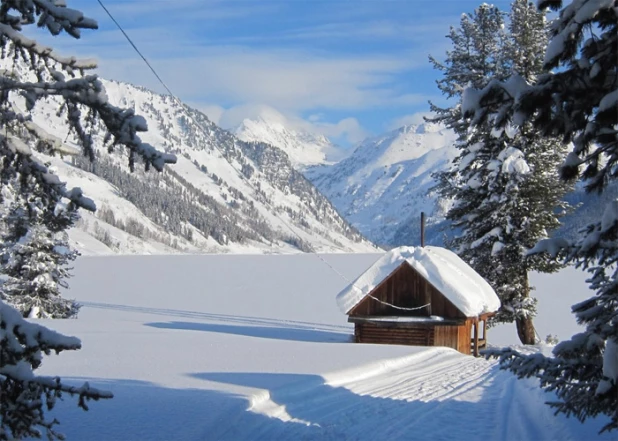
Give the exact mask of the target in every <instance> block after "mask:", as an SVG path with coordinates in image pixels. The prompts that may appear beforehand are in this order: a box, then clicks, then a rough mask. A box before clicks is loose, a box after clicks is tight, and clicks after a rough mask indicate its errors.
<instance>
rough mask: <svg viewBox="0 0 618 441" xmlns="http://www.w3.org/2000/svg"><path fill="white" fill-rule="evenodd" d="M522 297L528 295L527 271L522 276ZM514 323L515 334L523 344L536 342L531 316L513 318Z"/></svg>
mask: <svg viewBox="0 0 618 441" xmlns="http://www.w3.org/2000/svg"><path fill="white" fill-rule="evenodd" d="M522 297H524V298H528V297H530V284H529V282H528V271H526V273H525V274H524V276H523V292H522ZM515 325H516V326H517V336H518V337H519V340H520V341H521V342H522V343H523V344H525V345H533V344H535V343H536V332H535V330H534V324H533V323H532V317H517V318H516V319H515Z"/></svg>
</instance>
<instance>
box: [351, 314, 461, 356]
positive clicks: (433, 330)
mask: <svg viewBox="0 0 618 441" xmlns="http://www.w3.org/2000/svg"><path fill="white" fill-rule="evenodd" d="M471 327H472V322H471V321H466V323H465V324H462V325H426V324H419V325H418V326H410V325H407V326H405V327H403V326H381V325H379V324H373V323H355V324H354V337H355V341H356V342H357V343H379V344H391V345H410V346H445V347H447V348H453V349H455V350H457V351H459V352H461V353H463V354H471V341H470V338H471Z"/></svg>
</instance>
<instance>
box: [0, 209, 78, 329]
mask: <svg viewBox="0 0 618 441" xmlns="http://www.w3.org/2000/svg"><path fill="white" fill-rule="evenodd" d="M33 202H34V201H26V202H25V203H23V202H22V203H18V202H14V203H13V204H12V206H11V208H10V210H9V212H8V215H7V216H6V218H5V222H6V224H7V232H6V234H4V235H3V237H2V239H3V240H2V249H3V250H5V252H4V253H3V256H4V259H3V261H2V265H1V266H0V273H1V274H5V275H6V276H7V280H5V281H4V283H3V284H2V288H1V289H0V299H1V300H2V301H4V302H6V303H7V304H9V305H11V306H13V307H14V308H16V309H17V310H18V311H19V312H21V314H22V315H23V316H24V317H30V318H69V317H73V316H75V315H77V312H78V310H79V305H78V304H77V303H76V302H75V301H72V300H67V299H63V298H62V297H61V296H60V288H61V287H63V288H67V287H68V285H67V283H66V281H65V279H66V278H68V277H69V270H68V268H67V264H68V263H69V262H71V261H73V260H75V258H76V257H77V255H78V254H79V253H77V251H75V250H73V249H71V246H70V245H69V243H68V235H67V233H66V231H65V225H72V224H73V219H75V217H76V213H75V208H74V207H71V206H69V207H63V209H58V210H57V212H56V213H54V217H56V218H66V219H64V220H60V221H56V224H57V225H59V226H60V227H59V228H60V231H55V232H54V231H53V230H50V228H49V227H48V226H47V225H45V224H44V223H43V221H42V219H39V217H40V211H41V210H38V209H37V207H36V205H35V204H34V203H33ZM56 228H58V227H56Z"/></svg>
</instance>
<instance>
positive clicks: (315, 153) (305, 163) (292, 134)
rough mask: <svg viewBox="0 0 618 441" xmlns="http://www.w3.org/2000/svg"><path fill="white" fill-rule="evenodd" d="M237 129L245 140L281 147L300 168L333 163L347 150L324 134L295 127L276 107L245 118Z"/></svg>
mask: <svg viewBox="0 0 618 441" xmlns="http://www.w3.org/2000/svg"><path fill="white" fill-rule="evenodd" d="M234 133H235V134H236V136H237V137H238V138H239V139H241V140H243V141H247V142H265V143H267V144H270V145H273V146H275V147H278V148H280V149H281V150H283V151H284V152H285V153H287V155H288V156H289V158H290V161H291V162H292V164H293V165H294V167H295V168H296V169H297V170H299V171H303V170H305V169H306V168H307V167H310V166H314V165H320V164H332V163H334V162H336V161H338V160H340V159H342V158H343V156H344V154H345V152H344V150H343V149H341V148H340V147H338V146H336V145H335V144H333V143H332V142H331V141H330V140H329V139H328V138H327V137H325V136H324V135H320V134H317V133H312V132H310V131H308V130H301V129H295V128H292V125H291V124H290V123H289V121H287V120H286V119H285V117H283V116H282V115H280V114H278V113H276V112H274V111H266V110H263V111H262V112H261V113H260V115H259V116H257V117H255V118H246V119H244V120H243V121H242V123H241V124H240V125H239V126H238V127H236V128H235V129H234Z"/></svg>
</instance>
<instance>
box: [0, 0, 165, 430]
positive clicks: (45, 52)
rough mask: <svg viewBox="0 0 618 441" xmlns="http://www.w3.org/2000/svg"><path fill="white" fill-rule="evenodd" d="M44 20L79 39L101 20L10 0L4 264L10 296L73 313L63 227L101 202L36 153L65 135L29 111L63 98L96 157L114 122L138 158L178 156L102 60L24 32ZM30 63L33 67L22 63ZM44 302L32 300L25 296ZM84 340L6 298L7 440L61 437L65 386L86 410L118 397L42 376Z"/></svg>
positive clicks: (4, 45) (0, 422)
mask: <svg viewBox="0 0 618 441" xmlns="http://www.w3.org/2000/svg"><path fill="white" fill-rule="evenodd" d="M29 25H37V26H38V27H40V28H44V29H45V30H47V31H48V32H50V33H51V34H52V35H59V34H61V33H62V32H66V33H67V34H69V35H70V36H72V37H74V38H79V37H80V35H81V31H82V29H96V27H97V24H96V22H95V21H94V20H92V19H89V18H87V17H84V15H83V14H82V13H81V12H79V11H77V10H74V9H70V8H68V7H66V4H65V2H64V1H54V0H1V2H0V49H1V53H0V56H1V57H2V58H4V59H7V58H9V59H12V60H14V68H13V69H12V70H10V71H9V70H2V71H0V184H1V192H0V198H1V200H0V202H2V206H3V216H4V221H5V225H4V226H3V228H4V232H3V242H4V243H3V253H4V254H3V271H4V272H5V274H7V275H8V276H9V278H8V280H7V281H6V283H5V284H4V286H3V287H2V298H7V296H9V295H10V297H11V301H12V302H13V301H15V302H16V303H17V304H19V305H23V308H22V312H23V313H24V314H25V313H26V312H27V314H28V315H35V313H36V312H37V311H36V308H37V307H39V312H41V313H42V314H49V315H51V316H55V315H65V314H71V313H72V312H73V311H74V309H75V305H74V304H73V303H72V302H63V301H60V300H59V298H58V296H57V295H56V293H57V290H58V286H62V284H63V283H64V282H63V279H64V278H66V276H67V273H66V269H65V268H63V264H64V263H66V262H67V261H70V260H71V259H72V258H74V253H73V252H71V251H70V250H68V249H67V248H66V247H64V245H65V244H66V238H64V237H62V233H63V232H64V230H65V229H66V228H67V227H68V226H70V225H72V223H73V222H74V221H75V216H74V214H75V210H77V209H78V208H86V209H88V210H94V209H95V206H94V203H93V202H92V201H91V200H90V199H88V198H86V197H84V196H83V194H82V191H81V190H80V189H79V188H74V189H68V188H67V187H66V186H65V184H64V183H62V182H60V180H59V179H58V177H57V176H56V175H54V174H53V173H52V172H51V171H50V170H49V168H48V167H47V166H46V165H45V164H43V163H41V162H40V161H39V160H37V159H36V154H35V152H42V153H46V154H50V155H53V154H56V153H58V152H63V151H64V149H65V147H64V145H63V143H62V142H61V141H60V140H59V139H57V138H55V137H53V136H51V135H49V134H48V133H46V132H45V131H44V130H42V129H41V128H40V127H39V126H37V125H36V124H34V123H33V122H32V119H31V117H30V116H29V112H30V111H31V110H33V109H34V108H35V107H36V106H37V103H39V102H40V101H42V100H46V99H48V98H51V97H55V98H56V99H58V100H59V102H60V103H61V105H60V107H59V109H58V112H59V114H62V115H64V116H65V121H66V124H67V127H68V128H69V130H70V133H71V135H72V136H73V138H74V139H75V141H76V143H77V144H79V145H81V146H82V148H83V152H84V154H85V155H86V156H87V157H88V158H90V159H94V149H93V136H92V132H94V131H95V129H96V128H97V127H98V124H99V122H100V124H102V126H103V127H104V128H105V129H106V131H105V133H106V136H105V141H106V143H107V146H108V148H109V149H110V150H112V149H113V148H114V147H116V146H118V145H121V146H123V148H125V149H126V150H127V151H128V153H129V165H130V167H131V168H133V167H134V165H135V162H136V161H138V160H139V161H141V162H143V164H144V166H145V167H146V168H149V167H151V166H153V167H155V168H156V169H157V170H162V169H163V167H164V165H165V164H167V163H172V162H175V157H174V156H173V155H168V154H164V153H161V152H159V151H157V150H156V149H154V148H153V147H152V146H150V145H149V144H146V143H143V142H142V141H141V139H140V138H139V136H138V132H140V131H145V130H146V125H145V122H144V120H143V119H142V118H141V117H138V116H136V115H135V113H134V112H133V111H132V110H125V109H120V108H117V107H115V106H112V105H110V104H109V103H108V101H107V97H106V95H105V91H104V89H103V86H102V84H101V82H100V81H99V79H98V78H97V77H96V75H87V74H86V72H87V71H88V70H90V69H93V68H94V67H96V65H95V64H94V63H93V62H90V61H79V60H76V59H75V58H73V57H62V56H59V55H57V54H56V53H55V52H53V51H52V50H51V48H48V47H44V46H41V45H40V44H38V43H37V42H36V41H34V40H31V39H29V38H26V37H25V36H24V35H23V34H22V30H23V28H24V27H25V26H29ZM24 64H26V65H27V66H28V67H29V69H30V70H29V71H28V72H20V70H19V68H18V67H19V66H20V65H24ZM22 109H25V110H22ZM30 299H33V301H35V302H40V305H39V304H37V303H34V304H28V305H26V300H30ZM79 348H80V342H79V340H78V339H76V338H73V337H65V336H62V335H60V334H57V333H55V332H53V331H50V330H48V329H46V328H44V327H42V326H39V325H37V324H35V323H31V322H28V321H25V320H24V319H23V318H22V316H21V314H20V313H19V312H18V311H16V310H15V309H13V308H12V307H10V306H8V305H7V304H5V303H4V302H3V301H0V397H1V399H0V440H8V439H23V438H26V437H36V438H40V437H41V436H43V433H44V434H45V435H46V436H47V437H48V439H61V438H62V435H61V434H59V433H57V432H56V431H55V430H54V426H55V424H57V421H56V420H55V419H51V420H50V419H47V418H46V417H45V410H49V409H52V408H53V407H54V404H55V401H56V399H57V398H59V397H61V396H62V395H63V394H64V393H66V394H70V395H77V396H78V397H79V402H78V405H79V406H80V407H82V408H83V409H87V405H86V401H87V400H88V399H99V398H111V396H112V395H111V394H110V393H108V392H102V391H97V390H95V389H91V388H89V386H88V385H87V384H86V385H84V386H82V387H80V388H76V387H70V386H66V385H64V384H62V382H61V381H60V379H59V378H47V377H41V376H37V375H36V374H35V373H34V371H35V370H36V369H37V368H38V367H39V366H40V365H41V362H42V360H43V355H44V354H45V355H49V354H50V353H51V351H55V352H56V353H58V352H61V351H63V350H76V349H79Z"/></svg>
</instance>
